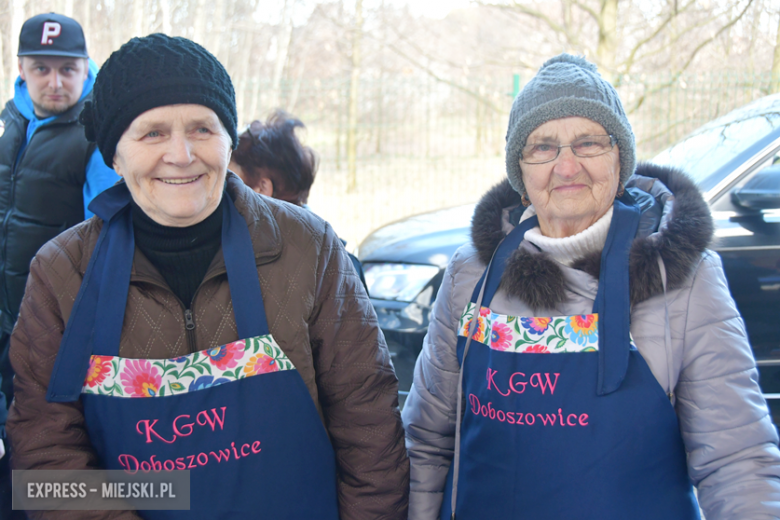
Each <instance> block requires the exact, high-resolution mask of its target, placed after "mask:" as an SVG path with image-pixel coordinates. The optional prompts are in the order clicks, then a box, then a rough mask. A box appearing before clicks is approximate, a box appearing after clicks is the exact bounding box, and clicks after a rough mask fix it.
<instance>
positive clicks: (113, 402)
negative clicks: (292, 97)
mask: <svg viewBox="0 0 780 520" xmlns="http://www.w3.org/2000/svg"><path fill="white" fill-rule="evenodd" d="M224 198H225V203H224V204H222V207H223V211H224V217H223V224H222V249H223V252H224V256H225V264H226V268H227V277H228V281H229V283H230V294H231V299H232V301H233V308H234V314H235V319H236V325H237V328H238V334H239V337H240V338H245V339H244V340H241V341H238V342H234V343H231V344H229V345H227V346H222V347H218V348H215V349H209V350H206V351H201V352H197V353H193V354H190V355H189V356H183V357H181V358H176V359H171V360H159V359H155V360H126V359H122V358H119V357H118V356H119V340H120V335H121V330H122V324H123V320H124V313H125V306H126V303H127V295H128V290H129V283H130V273H131V269H132V259H133V253H134V240H133V228H132V215H131V209H130V206H129V202H130V194H129V192H128V190H127V188H126V185H125V184H124V183H123V184H120V185H117V186H115V187H113V188H111V189H109V190H107V191H106V192H104V193H103V194H101V195H100V196H99V197H98V198H96V199H95V201H94V203H93V204H92V205H91V206H90V209H93V208H94V209H93V211H94V212H95V213H96V214H97V215H98V216H100V217H101V218H102V219H103V220H104V222H105V224H104V225H103V230H102V232H101V233H100V237H99V239H98V242H97V245H96V247H95V251H94V252H93V254H92V258H91V259H90V263H89V267H88V269H87V272H86V275H85V277H84V280H83V282H82V284H81V288H80V290H79V294H78V297H77V298H76V302H75V305H74V308H73V311H72V313H71V315H70V319H69V320H68V326H67V328H66V330H65V333H64V335H63V339H62V343H61V345H60V351H59V354H58V356H57V360H56V362H55V366H54V370H53V372H52V376H51V380H50V383H49V388H48V394H47V399H48V400H49V401H52V402H70V401H76V400H78V399H81V402H82V404H83V406H84V415H85V417H86V425H87V430H88V432H89V437H90V440H91V442H92V445H93V446H94V448H95V451H96V452H97V454H98V456H99V457H100V464H101V466H102V467H103V468H106V469H123V470H125V471H128V472H131V473H134V472H137V471H141V472H143V471H171V470H174V471H175V470H179V469H189V470H190V471H191V473H190V483H191V502H190V511H139V514H140V515H141V516H142V517H143V518H149V519H179V518H181V519H184V518H187V519H209V520H211V519H216V518H273V519H302V518H323V519H338V518H339V513H338V500H337V493H336V467H335V455H334V452H333V448H332V446H331V443H330V441H329V439H328V436H327V433H326V432H325V428H324V426H323V424H322V421H321V420H320V417H319V415H318V413H317V411H316V408H315V406H314V403H313V401H312V399H311V395H310V394H309V392H308V390H307V389H306V385H305V384H304V383H303V380H302V379H301V376H300V374H299V373H298V371H297V370H295V369H294V367H293V366H292V363H290V361H289V360H287V358H286V356H284V354H283V353H281V349H279V348H278V345H276V343H275V341H274V340H273V338H272V337H271V336H270V334H269V329H268V323H267V321H266V316H265V307H264V305H263V297H262V292H261V289H260V281H259V278H258V275H257V267H256V264H255V257H254V252H253V249H252V242H251V239H250V236H249V230H248V227H247V225H246V221H245V220H244V218H243V217H241V215H240V214H239V213H238V211H237V210H236V208H235V206H234V205H233V201H232V200H231V199H230V197H229V196H228V195H227V194H225V195H224ZM231 356H232V357H231ZM196 360H200V361H198V362H196ZM196 365H197V366H196ZM280 365H281V366H280ZM96 367H98V368H100V367H102V368H101V369H100V370H102V369H105V372H101V371H100V370H97V369H96ZM184 367H187V370H185V369H184ZM172 368H175V370H174V369H172ZM88 369H89V371H90V372H89V374H88V373H87V371H88ZM196 369H197V370H196ZM112 370H116V371H117V373H115V374H113V375H111V371H112ZM119 372H121V374H120V373H119ZM185 372H186V374H185ZM161 373H162V374H163V377H162V379H161V376H160V374H161ZM106 374H108V377H109V379H110V378H111V377H114V378H115V386H113V387H108V386H105V383H106V381H107V380H106V379H105V378H106ZM187 377H189V378H190V379H193V378H197V379H196V380H195V381H194V382H190V384H189V387H187V386H186V385H185V384H183V383H182V381H185V379H186V378H187ZM165 378H167V382H165V381H166V379H165ZM177 378H178V379H177ZM98 379H99V380H101V381H102V382H103V384H102V386H100V385H98V386H96V387H94V388H91V387H90V385H92V384H94V383H95V382H96V381H97V380H98ZM120 380H121V381H123V382H124V383H122V384H124V387H123V388H122V384H120ZM87 381H88V382H89V384H87ZM161 381H162V383H161ZM134 385H135V386H134ZM95 388H97V389H98V393H95V392H94V390H95ZM90 389H91V390H92V391H93V392H92V393H89V392H87V390H90ZM107 389H108V390H110V391H107ZM166 389H167V393H166V392H165V390H166ZM133 392H135V394H133ZM104 394H108V395H104ZM174 394H175V395H174ZM130 395H136V397H130ZM140 395H143V396H144V397H138V396H140Z"/></svg>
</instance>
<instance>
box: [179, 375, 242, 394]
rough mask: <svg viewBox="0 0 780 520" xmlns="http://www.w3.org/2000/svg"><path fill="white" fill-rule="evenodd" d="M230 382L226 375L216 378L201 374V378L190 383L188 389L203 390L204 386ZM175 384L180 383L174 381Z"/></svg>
mask: <svg viewBox="0 0 780 520" xmlns="http://www.w3.org/2000/svg"><path fill="white" fill-rule="evenodd" d="M229 382H230V380H229V379H228V378H226V377H220V378H219V379H214V376H200V377H199V378H197V379H195V380H194V381H193V382H192V383H190V387H189V389H188V391H189V392H194V391H195V390H203V389H204V388H209V387H212V386H218V385H221V384H223V383H229ZM174 384H178V383H174Z"/></svg>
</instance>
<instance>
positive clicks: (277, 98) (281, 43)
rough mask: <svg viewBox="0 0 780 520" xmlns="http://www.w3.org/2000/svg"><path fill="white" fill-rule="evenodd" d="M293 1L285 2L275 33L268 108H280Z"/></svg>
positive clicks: (290, 37) (290, 33)
mask: <svg viewBox="0 0 780 520" xmlns="http://www.w3.org/2000/svg"><path fill="white" fill-rule="evenodd" d="M293 4H294V0H285V2H284V6H283V7H282V19H281V21H280V23H279V27H278V29H277V31H276V59H275V60H274V75H273V76H272V78H273V79H272V83H271V99H270V101H269V103H268V104H269V108H271V109H274V108H277V107H279V106H281V100H282V92H281V88H282V76H283V75H284V66H285V65H286V64H287V53H288V51H289V49H290V40H291V39H292V10H293Z"/></svg>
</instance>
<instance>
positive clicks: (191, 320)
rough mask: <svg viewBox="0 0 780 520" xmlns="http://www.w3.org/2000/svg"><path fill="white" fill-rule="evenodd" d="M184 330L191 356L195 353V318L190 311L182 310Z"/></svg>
mask: <svg viewBox="0 0 780 520" xmlns="http://www.w3.org/2000/svg"><path fill="white" fill-rule="evenodd" d="M193 300H194V298H193ZM184 328H185V329H187V342H188V343H189V344H190V349H189V350H190V354H191V353H193V352H195V317H194V316H193V315H192V310H191V309H185V310H184Z"/></svg>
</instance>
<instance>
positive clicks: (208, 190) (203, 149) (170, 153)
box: [114, 105, 231, 227]
mask: <svg viewBox="0 0 780 520" xmlns="http://www.w3.org/2000/svg"><path fill="white" fill-rule="evenodd" d="M230 153H231V146H230V137H229V136H228V134H227V131H226V130H225V128H224V126H223V125H222V122H221V121H220V120H219V117H217V114H215V113H214V111H213V110H211V109H210V108H207V107H205V106H202V105H168V106H162V107H158V108H154V109H152V110H148V111H146V112H144V113H143V114H141V115H140V116H138V117H136V118H135V119H134V120H133V122H132V124H131V125H130V126H129V127H128V128H127V130H125V133H124V134H122V137H121V139H120V140H119V143H117V147H116V153H115V154H114V170H115V171H116V172H117V173H118V174H119V175H120V176H122V177H124V179H125V182H126V183H127V187H128V189H129V190H130V194H131V195H132V196H133V200H134V201H135V203H136V204H138V205H139V206H140V207H141V209H143V210H144V213H146V214H147V215H148V216H149V217H150V218H151V219H152V220H154V221H155V222H157V223H158V224H162V225H164V226H173V227H186V226H191V225H193V224H197V223H198V222H201V221H202V220H204V219H205V218H206V217H208V216H209V215H210V214H211V213H213V212H214V210H215V209H216V208H217V206H219V203H220V201H221V200H222V191H223V187H224V184H225V176H226V174H227V166H228V162H229V161H230Z"/></svg>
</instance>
